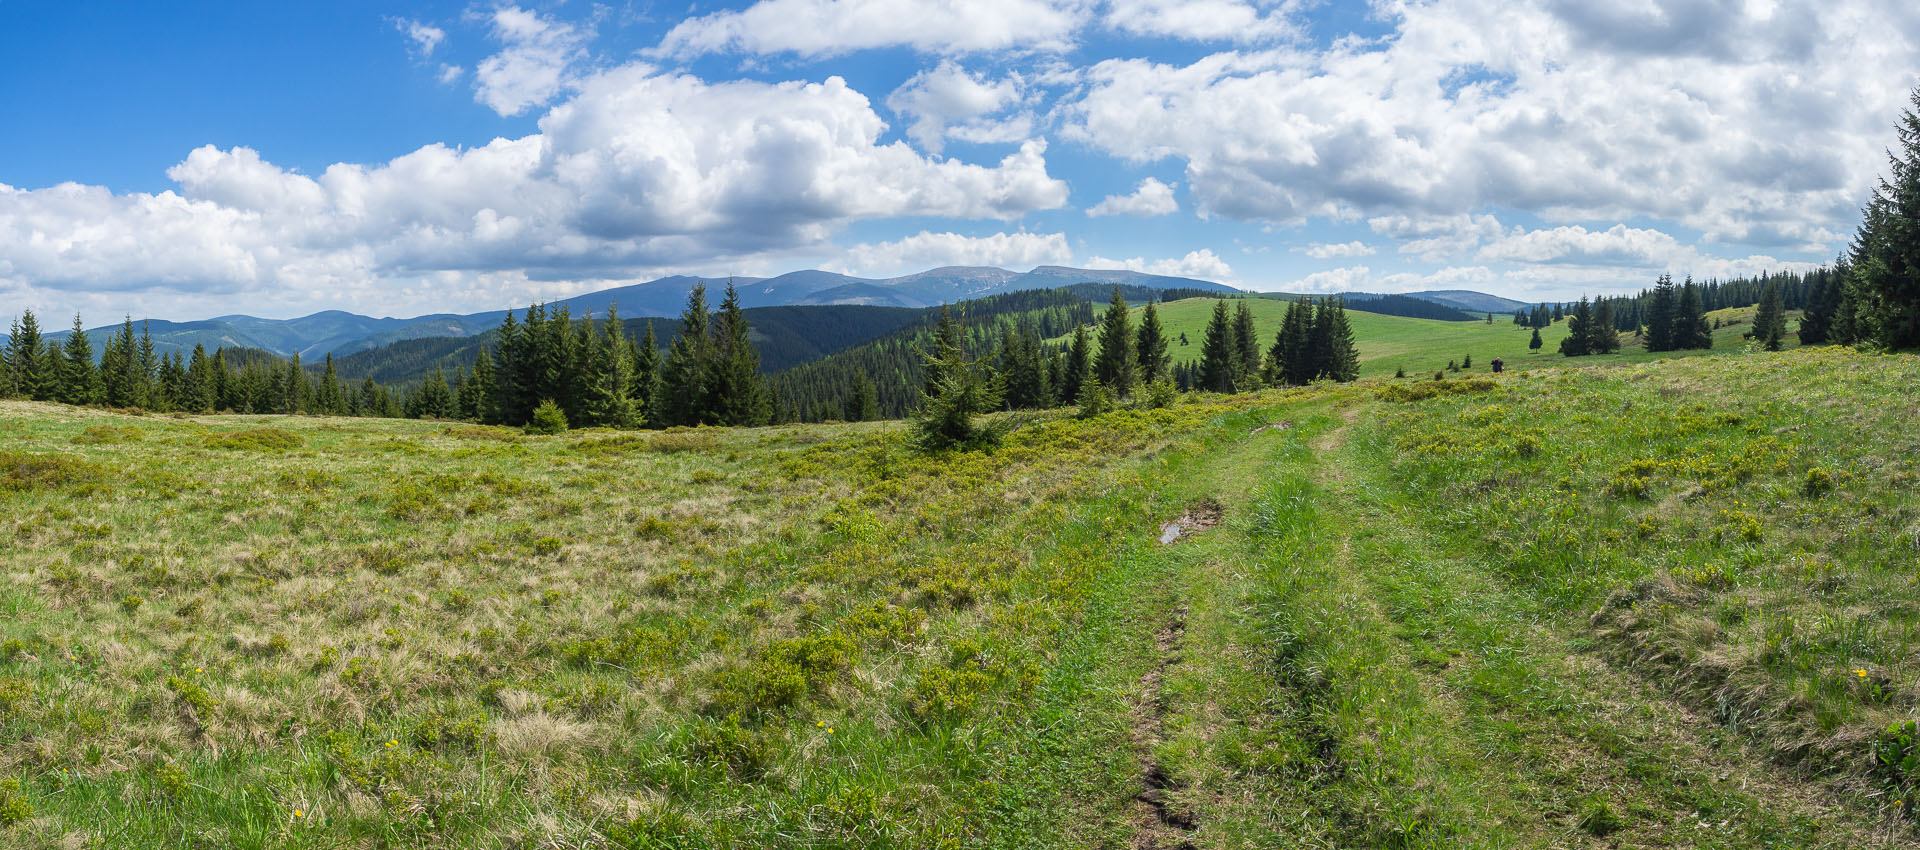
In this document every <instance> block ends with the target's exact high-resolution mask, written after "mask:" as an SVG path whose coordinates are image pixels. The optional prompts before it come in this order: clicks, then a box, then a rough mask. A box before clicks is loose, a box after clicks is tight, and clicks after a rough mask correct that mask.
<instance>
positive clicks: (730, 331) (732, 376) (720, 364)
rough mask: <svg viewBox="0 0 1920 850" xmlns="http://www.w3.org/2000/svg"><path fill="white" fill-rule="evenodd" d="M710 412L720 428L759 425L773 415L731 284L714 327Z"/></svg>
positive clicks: (758, 355)
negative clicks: (723, 426) (721, 426)
mask: <svg viewBox="0 0 1920 850" xmlns="http://www.w3.org/2000/svg"><path fill="white" fill-rule="evenodd" d="M712 363H713V374H712V377H711V378H710V379H709V381H710V383H709V386H710V387H711V393H712V401H711V405H712V409H711V410H710V411H709V414H708V419H709V420H710V421H713V422H715V423H716V424H720V425H761V424H765V423H766V421H767V418H768V417H769V416H770V415H771V413H772V408H771V405H769V404H768V402H767V392H766V386H765V384H763V383H762V382H761V380H760V352H759V350H757V349H755V348H754V347H753V340H752V338H750V337H749V335H748V328H747V317H746V315H745V314H744V313H743V312H742V311H741V309H740V295H739V293H737V292H736V291H735V290H734V287H733V283H732V282H728V284H727V295H726V297H725V298H724V299H722V300H721V302H720V312H719V314H718V318H717V319H716V320H715V322H714V325H713V361H712Z"/></svg>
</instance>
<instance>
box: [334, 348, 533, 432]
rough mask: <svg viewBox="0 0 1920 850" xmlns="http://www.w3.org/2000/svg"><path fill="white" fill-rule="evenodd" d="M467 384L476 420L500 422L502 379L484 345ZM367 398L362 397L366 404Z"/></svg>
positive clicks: (362, 401)
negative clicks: (471, 391)
mask: <svg viewBox="0 0 1920 850" xmlns="http://www.w3.org/2000/svg"><path fill="white" fill-rule="evenodd" d="M467 386H470V387H472V388H473V401H472V405H471V408H472V409H471V410H470V411H469V412H470V413H471V414H472V415H473V418H474V421H476V422H479V423H481V424H483V425H498V424H500V407H499V399H500V381H499V378H498V377H497V373H496V372H495V371H494V368H493V355H492V354H491V353H490V352H488V351H487V349H486V348H485V347H484V346H483V347H482V348H481V349H480V356H478V357H476V358H474V360H473V371H472V372H470V373H468V375H467ZM366 402H367V400H366V399H364V398H363V399H361V403H362V406H366Z"/></svg>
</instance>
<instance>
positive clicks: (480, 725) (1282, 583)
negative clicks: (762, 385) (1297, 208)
mask: <svg viewBox="0 0 1920 850" xmlns="http://www.w3.org/2000/svg"><path fill="white" fill-rule="evenodd" d="M1252 303H1253V305H1254V306H1255V307H1256V309H1261V308H1262V305H1263V304H1264V305H1270V307H1268V308H1266V309H1272V310H1276V311H1277V309H1278V308H1281V307H1283V306H1284V305H1282V304H1279V303H1278V302H1262V301H1254V302H1252ZM1164 309H1165V312H1164V313H1163V315H1165V316H1166V321H1167V323H1168V325H1169V327H1170V329H1171V331H1172V334H1173V335H1174V336H1176V337H1177V335H1178V333H1180V332H1181V331H1183V330H1184V331H1186V332H1187V333H1188V334H1189V337H1190V338H1191V339H1192V340H1193V342H1194V345H1193V346H1192V347H1190V348H1189V349H1180V348H1178V347H1177V346H1176V348H1175V350H1176V352H1179V353H1181V354H1185V353H1186V352H1188V351H1197V349H1198V343H1199V339H1198V337H1199V332H1200V330H1201V329H1202V328H1203V326H1204V321H1205V311H1206V310H1210V309H1211V307H1210V304H1209V303H1208V302H1206V301H1198V302H1179V303H1175V304H1171V305H1167V306H1166V307H1165V308H1164ZM1189 313H1191V315H1188V314H1189ZM1350 315H1351V316H1352V317H1353V319H1354V324H1355V328H1356V333H1357V334H1358V335H1359V336H1360V338H1361V343H1360V345H1361V350H1362V353H1363V355H1367V354H1368V348H1369V345H1370V343H1369V342H1368V340H1369V339H1370V338H1372V339H1381V338H1384V337H1383V336H1382V334H1383V333H1384V332H1383V331H1381V330H1380V328H1383V327H1388V326H1392V325H1396V324H1397V323H1416V322H1417V323H1420V324H1421V325H1423V326H1425V325H1436V324H1438V325H1442V326H1444V327H1448V328H1451V329H1453V330H1452V332H1453V333H1456V334H1458V336H1457V337H1454V338H1446V339H1441V340H1438V341H1433V342H1431V343H1430V346H1431V347H1430V348H1424V349H1421V348H1417V347H1416V348H1408V349H1406V350H1404V351H1402V352H1401V354H1402V355H1403V356H1405V357H1408V358H1411V357H1413V356H1414V355H1413V353H1412V352H1415V351H1424V352H1427V353H1423V354H1420V355H1419V356H1421V357H1438V356H1441V355H1442V354H1444V355H1445V356H1446V357H1449V358H1450V357H1454V356H1459V355H1463V354H1467V353H1471V354H1472V355H1473V357H1474V360H1475V364H1476V367H1479V366H1480V365H1481V363H1482V358H1483V356H1484V357H1485V358H1487V359H1491V357H1492V356H1494V355H1496V354H1498V355H1500V356H1503V357H1507V358H1508V360H1509V362H1517V361H1521V360H1523V359H1524V358H1523V357H1514V356H1508V355H1507V354H1506V353H1505V352H1504V351H1502V350H1500V349H1499V348H1497V347H1495V346H1493V345H1491V344H1490V341H1492V340H1494V339H1495V338H1496V336H1498V337H1500V338H1506V337H1513V338H1515V339H1518V340H1519V347H1520V350H1521V351H1524V350H1525V349H1524V346H1525V342H1526V334H1527V333H1528V332H1527V331H1524V330H1520V329H1517V328H1515V327H1514V326H1512V325H1511V324H1510V322H1503V321H1502V320H1501V319H1500V318H1499V317H1496V323H1495V324H1494V325H1491V326H1488V325H1484V324H1464V323H1463V324H1458V325H1452V324H1445V323H1432V322H1423V321H1421V320H1413V319H1395V318H1390V317H1379V316H1373V315H1371V314H1362V313H1352V314H1350ZM1195 317H1197V320H1195ZM1277 317H1278V316H1277V312H1275V313H1274V314H1273V315H1271V316H1269V315H1265V314H1263V315H1262V318H1263V320H1266V321H1269V322H1270V321H1272V320H1276V319H1277ZM1190 321H1191V322H1193V323H1192V324H1191V325H1189V324H1188V323H1189V322H1190ZM1555 330H1556V331H1558V330H1559V329H1555ZM1270 332H1271V331H1270V330H1269V329H1268V328H1267V326H1265V325H1263V333H1270ZM1738 332H1739V329H1738V328H1735V329H1730V330H1729V331H1726V332H1723V335H1724V334H1725V333H1732V334H1734V335H1735V338H1737V333H1738ZM1369 335H1372V336H1371V337H1370V336H1369ZM1549 339H1550V340H1551V339H1552V337H1551V336H1549ZM1463 340H1464V341H1466V342H1467V343H1470V344H1472V345H1473V350H1471V351H1468V350H1458V351H1457V353H1456V352H1455V348H1456V346H1457V345H1459V344H1461V343H1462V341H1463ZM1480 342H1488V343H1489V344H1488V345H1487V346H1486V347H1480V346H1479V345H1478V343H1480ZM1717 342H1718V343H1719V345H1718V346H1717V347H1716V349H1715V353H1716V354H1717V355H1720V356H1713V357H1690V358H1682V359H1663V360H1658V361H1653V360H1647V361H1645V362H1634V358H1633V357H1625V356H1622V357H1596V358H1583V360H1584V361H1587V362H1584V363H1581V364H1580V365H1581V366H1582V367H1583V368H1550V367H1562V366H1567V365H1569V364H1568V363H1567V361H1566V360H1564V359H1563V358H1559V357H1558V356H1557V355H1555V356H1553V357H1552V358H1551V360H1542V361H1540V362H1539V363H1537V364H1532V365H1535V366H1537V367H1538V368H1534V369H1532V370H1531V371H1522V372H1518V373H1512V374H1507V375H1502V376H1499V377H1497V378H1495V377H1492V376H1485V375H1479V376H1460V377H1450V379H1449V380H1446V381H1437V382H1436V381H1433V380H1431V378H1430V377H1429V378H1427V379H1426V380H1421V381H1411V380H1409V381H1382V380H1372V381H1363V382H1362V383H1360V384H1357V385H1349V386H1316V387H1312V388H1306V389H1297V390H1287V391H1268V392H1265V393H1259V394H1252V395H1245V396H1231V397H1223V396H1206V395H1194V396H1188V397H1184V398H1183V399H1182V400H1181V401H1180V403H1178V404H1176V405H1174V406H1173V407H1171V408H1167V409H1162V410H1122V411H1118V412H1114V413H1109V414H1106V415H1103V416H1099V417H1094V418H1091V419H1078V418H1073V417H1071V416H1070V415H1068V414H1064V413H1060V414H1048V415H1045V416H1038V417H1028V418H1023V419H1022V420H1020V422H1019V423H1018V424H1019V427H1017V428H1015V429H1014V430H1013V431H1012V432H1011V435H1010V436H1009V437H1008V439H1007V441H1006V443H1005V444H1004V445H1002V446H1001V447H1000V448H999V449H997V450H996V451H994V452H991V453H978V452H970V453H953V454H946V455H938V456H925V455H921V454H917V453H915V452H913V451H911V450H910V449H908V448H907V445H906V434H905V432H904V429H903V428H902V426H901V425H900V424H899V423H867V424H857V425H825V426H793V427H775V428H758V429H699V430H677V431H667V432H658V433H619V432H612V431H576V432H572V433H569V434H565V435H561V436H556V437H528V436H523V435H520V434H518V433H515V432H512V431H507V430H503V429H493V428H481V427H476V426H468V425H459V424H448V423H431V422H413V421H379V420H345V419H327V418H309V417H220V416H206V417H162V416H131V415H122V414H116V413H109V412H102V411H92V410H81V409H74V408H64V407H57V406H51V405H41V404H29V403H11V402H8V403H0V506H4V511H0V533H3V534H5V535H6V538H7V539H8V540H9V541H10V543H11V545H10V546H9V547H8V548H7V549H6V550H5V554H4V555H0V576H3V577H4V581H0V609H3V610H4V611H5V612H6V614H7V616H6V618H5V620H4V621H3V622H0V729H4V732H5V734H6V736H7V746H6V747H4V748H3V749H0V843H5V844H7V845H11V846H29V847H36V846H39V847H243V848H265V847H275V848H280V847H287V848H336V847H337V848H398V847H445V846H479V847H525V848H536V847H538V848H546V847H555V848H702V847H747V846H768V847H846V848H856V847H859V848H866V847H901V848H906V847H913V848H921V847H1021V848H1050V847H1060V848H1115V850H1119V848H1164V849H1165V850H1172V848H1178V847H1194V848H1262V847H1308V848H1345V847H1352V848H1359V847H1403V848H1413V847H1427V848H1452V847H1488V848H1495V847H1542V848H1545V847H1652V846H1659V847H1726V848H1736V847H1738V848H1747V847H1783V848H1785V847H1836V848H1838V847H1908V846H1916V845H1920V836H1916V833H1915V832H1914V829H1913V827H1912V826H1911V825H1910V824H1911V820H1910V818H1909V817H1908V816H1907V814H1906V811H1907V809H1909V808H1910V807H1912V806H1915V805H1920V726H1917V725H1915V724H1914V723H1913V718H1914V716H1915V712H1916V708H1920V585H1917V584H1916V582H1915V578H1914V575H1915V574H1914V564H1915V563H1916V561H1920V501H1916V499H1915V497H1914V495H1913V494H1914V486H1915V483H1916V481H1920V477H1917V476H1920V467H1916V466H1915V458H1920V436H1916V432H1915V430H1914V428H1913V423H1914V422H1915V421H1916V420H1917V419H1920V401H1916V400H1917V399H1920V361H1917V360H1916V359H1915V358H1913V357H1911V356H1883V355H1871V354H1861V353H1857V352H1853V351H1848V350H1841V349H1811V350H1796V351H1787V352H1780V353H1772V354H1769V353H1764V352H1761V353H1753V352H1747V351H1743V350H1742V347H1741V346H1739V345H1737V344H1735V343H1734V342H1733V341H1732V340H1729V339H1725V338H1724V336H1723V338H1722V339H1721V340H1718V341H1717ZM1551 344H1552V343H1551V341H1550V342H1549V345H1551ZM1408 345H1410V346H1413V345H1415V344H1414V343H1413V342H1411V341H1409V342H1408ZM1381 363H1382V361H1381V358H1380V356H1377V355H1376V356H1373V357H1372V358H1371V359H1370V360H1369V363H1368V367H1367V368H1368V371H1369V374H1372V375H1379V374H1380V373H1381V372H1382V370H1383V369H1384V371H1385V373H1386V374H1389V375H1390V374H1391V373H1392V369H1393V366H1392V365H1390V364H1389V365H1386V366H1384V367H1383V366H1382V365H1381ZM1406 365H1407V368H1408V371H1409V372H1410V373H1411V372H1413V371H1415V367H1416V364H1415V363H1413V362H1408V363H1407V364H1406ZM1444 365H1445V362H1444V359H1442V360H1441V363H1440V366H1442V367H1444ZM1420 368H1422V369H1426V370H1430V369H1431V368H1433V367H1432V366H1430V365H1427V366H1421V367H1420ZM1169 521H1174V522H1178V523H1180V525H1181V529H1182V532H1183V534H1182V535H1181V536H1179V537H1177V538H1176V539H1174V540H1173V541H1172V542H1171V543H1170V544H1163V543H1162V542H1161V540H1162V538H1163V536H1164V535H1163V530H1164V525H1163V524H1164V523H1167V522H1169Z"/></svg>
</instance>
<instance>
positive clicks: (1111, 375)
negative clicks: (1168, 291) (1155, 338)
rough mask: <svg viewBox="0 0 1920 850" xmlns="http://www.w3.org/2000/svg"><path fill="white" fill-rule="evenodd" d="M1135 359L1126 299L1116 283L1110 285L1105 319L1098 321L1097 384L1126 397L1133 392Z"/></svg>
mask: <svg viewBox="0 0 1920 850" xmlns="http://www.w3.org/2000/svg"><path fill="white" fill-rule="evenodd" d="M1136 359H1137V355H1136V353H1135V349H1134V339H1133V326H1132V324H1131V323H1130V322H1129V321H1128V317H1127V301H1126V299H1125V298H1122V297H1120V287H1118V286H1116V287H1114V288H1113V300H1112V301H1110V302H1108V303H1107V315H1106V318H1105V319H1104V320H1103V321H1102V322H1101V323H1100V354H1099V356H1098V357H1097V358H1096V359H1095V360H1094V373H1095V374H1096V375H1098V376H1099V380H1100V384H1101V385H1102V386H1104V387H1106V388H1107V389H1108V390H1110V391H1111V392H1112V393H1113V395H1114V397H1115V398H1126V397H1128V396H1130V395H1132V394H1133V367H1134V362H1135V360H1136Z"/></svg>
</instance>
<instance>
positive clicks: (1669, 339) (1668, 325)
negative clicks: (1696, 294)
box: [1647, 274, 1680, 351]
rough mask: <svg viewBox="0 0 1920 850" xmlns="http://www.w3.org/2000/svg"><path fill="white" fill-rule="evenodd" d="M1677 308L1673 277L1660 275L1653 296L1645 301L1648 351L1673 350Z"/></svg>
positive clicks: (1654, 286)
mask: <svg viewBox="0 0 1920 850" xmlns="http://www.w3.org/2000/svg"><path fill="white" fill-rule="evenodd" d="M1679 307H1680V305H1679V303H1678V301H1677V300H1676V297H1675V291H1674V286H1673V275H1668V274H1663V275H1661V276H1660V278H1659V280H1658V281H1656V282H1655V283H1654V285H1653V294H1652V295H1651V296H1649V297H1648V299H1647V350H1648V351H1672V350H1673V349H1674V327H1675V320H1676V319H1677V318H1678V312H1677V311H1678V310H1679Z"/></svg>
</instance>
